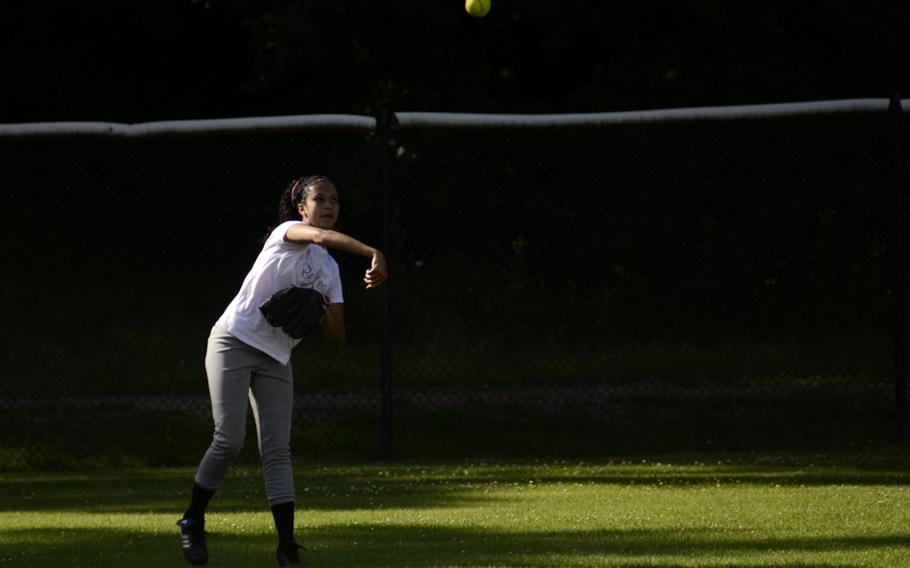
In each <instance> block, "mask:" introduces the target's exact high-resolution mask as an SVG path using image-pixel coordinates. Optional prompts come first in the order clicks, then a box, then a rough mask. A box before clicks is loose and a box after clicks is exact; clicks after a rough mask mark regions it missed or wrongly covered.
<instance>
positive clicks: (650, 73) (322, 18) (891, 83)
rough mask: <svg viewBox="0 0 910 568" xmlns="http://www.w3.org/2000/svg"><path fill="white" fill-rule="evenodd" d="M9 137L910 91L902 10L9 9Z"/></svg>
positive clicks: (157, 5)
mask: <svg viewBox="0 0 910 568" xmlns="http://www.w3.org/2000/svg"><path fill="white" fill-rule="evenodd" d="M0 32H2V33H0V37H2V38H3V39H2V40H0V41H3V42H4V46H3V52H2V53H3V54H4V58H5V59H6V62H5V65H4V66H3V69H4V77H3V81H2V83H3V89H2V92H3V96H2V101H0V104H2V106H0V112H2V115H0V121H4V122H17V121H43V120H111V121H118V122H139V121H146V120H163V119H182V118H214V117H228V116H256V115H279V114H309V113H325V112H331V113H367V114H373V113H376V112H377V111H378V109H380V108H382V107H387V108H392V109H395V110H401V111H404V110H410V111H416V110H432V111H452V112H457V111H460V112H510V113H511V112H529V113H536V112H597V111H612V110H628V109H642V108H666V107H675V106H704V105H725V104H754V103H766V102H783V101H792V100H815V99H836V98H854V97H887V96H889V95H891V94H892V93H893V92H895V91H903V92H905V93H906V92H908V91H910V73H908V72H907V69H908V66H907V65H906V62H907V61H908V60H910V57H908V56H910V39H908V38H910V4H907V3H905V2H899V1H887V2H871V3H869V2H862V3H861V2H856V1H853V0H828V1H825V2H821V1H818V0H816V1H809V2H787V1H783V0H774V1H767V2H729V1H721V0H686V1H670V0H636V1H634V2H633V1H626V2H619V1H611V0H602V1H601V0H563V1H562V2H558V3H554V2H544V1H542V0H494V5H493V9H492V11H491V12H490V14H489V15H488V16H487V17H485V18H471V17H470V16H468V15H467V14H466V13H465V12H464V10H463V8H462V3H461V1H460V0H404V1H398V2H394V3H392V2H375V1H370V0H255V1H253V0H156V1H154V2H149V1H140V0H81V1H80V2H72V3H63V2H50V1H48V0H35V1H33V2H19V3H14V2H5V3H4V4H3V6H2V8H0Z"/></svg>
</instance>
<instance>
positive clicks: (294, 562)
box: [276, 542, 303, 566]
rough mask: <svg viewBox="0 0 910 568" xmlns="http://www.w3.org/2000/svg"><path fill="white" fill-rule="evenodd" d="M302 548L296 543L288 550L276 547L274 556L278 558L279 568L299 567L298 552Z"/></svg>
mask: <svg viewBox="0 0 910 568" xmlns="http://www.w3.org/2000/svg"><path fill="white" fill-rule="evenodd" d="M301 548H303V547H302V546H300V545H299V544H297V543H296V542H295V543H294V545H293V546H291V547H290V548H282V547H281V546H279V547H278V552H277V553H276V556H277V557H278V565H279V566H301V564H300V553H299V552H298V550H300V549H301Z"/></svg>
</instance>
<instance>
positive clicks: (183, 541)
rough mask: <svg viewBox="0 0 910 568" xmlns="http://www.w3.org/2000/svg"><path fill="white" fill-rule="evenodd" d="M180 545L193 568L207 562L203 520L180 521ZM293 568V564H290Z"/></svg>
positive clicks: (207, 552) (207, 553)
mask: <svg viewBox="0 0 910 568" xmlns="http://www.w3.org/2000/svg"><path fill="white" fill-rule="evenodd" d="M177 526H178V527H180V545H181V547H182V548H183V557H184V558H186V561H187V562H189V563H190V564H192V565H194V566H202V565H204V564H205V563H206V562H208V561H209V549H208V547H207V546H206V545H205V520H200V519H180V520H179V521H177ZM292 566H293V564H292Z"/></svg>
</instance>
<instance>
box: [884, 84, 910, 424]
mask: <svg viewBox="0 0 910 568" xmlns="http://www.w3.org/2000/svg"><path fill="white" fill-rule="evenodd" d="M888 111H889V114H890V115H891V128H892V150H893V152H894V153H893V160H894V163H893V178H892V183H893V184H894V188H893V189H894V276H893V286H894V420H895V434H896V435H897V439H898V440H899V441H901V442H903V441H905V440H906V437H907V378H906V353H905V351H906V341H905V336H904V334H905V331H904V270H905V267H904V263H905V261H906V259H905V258H904V191H903V187H902V183H903V180H902V179H901V176H902V172H901V161H902V159H903V155H902V149H901V129H902V128H903V124H902V120H901V119H902V116H901V115H902V110H901V99H900V97H899V96H898V95H896V94H895V95H893V96H892V97H891V103H890V105H889V106H888Z"/></svg>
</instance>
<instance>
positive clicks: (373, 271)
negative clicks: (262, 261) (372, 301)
mask: <svg viewBox="0 0 910 568" xmlns="http://www.w3.org/2000/svg"><path fill="white" fill-rule="evenodd" d="M284 240H286V241H288V242H292V243H301V244H303V243H316V244H317V245H322V246H324V247H326V248H330V249H333V250H340V251H342V252H348V253H351V254H356V255H359V256H363V257H366V258H369V259H370V268H368V269H367V271H366V274H365V275H364V278H363V281H364V283H365V284H366V286H367V288H375V287H377V286H379V285H380V284H382V283H383V282H385V281H386V279H387V278H388V277H389V272H388V268H387V267H386V262H385V255H383V254H382V252H381V251H379V249H376V248H374V247H371V246H369V245H366V244H364V243H362V242H360V241H358V240H357V239H355V238H354V237H349V236H348V235H345V234H344V233H339V232H338V231H333V230H331V229H320V228H319V227H314V226H312V225H307V224H306V223H295V224H294V225H291V226H290V227H289V228H288V231H287V233H285V235H284Z"/></svg>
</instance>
